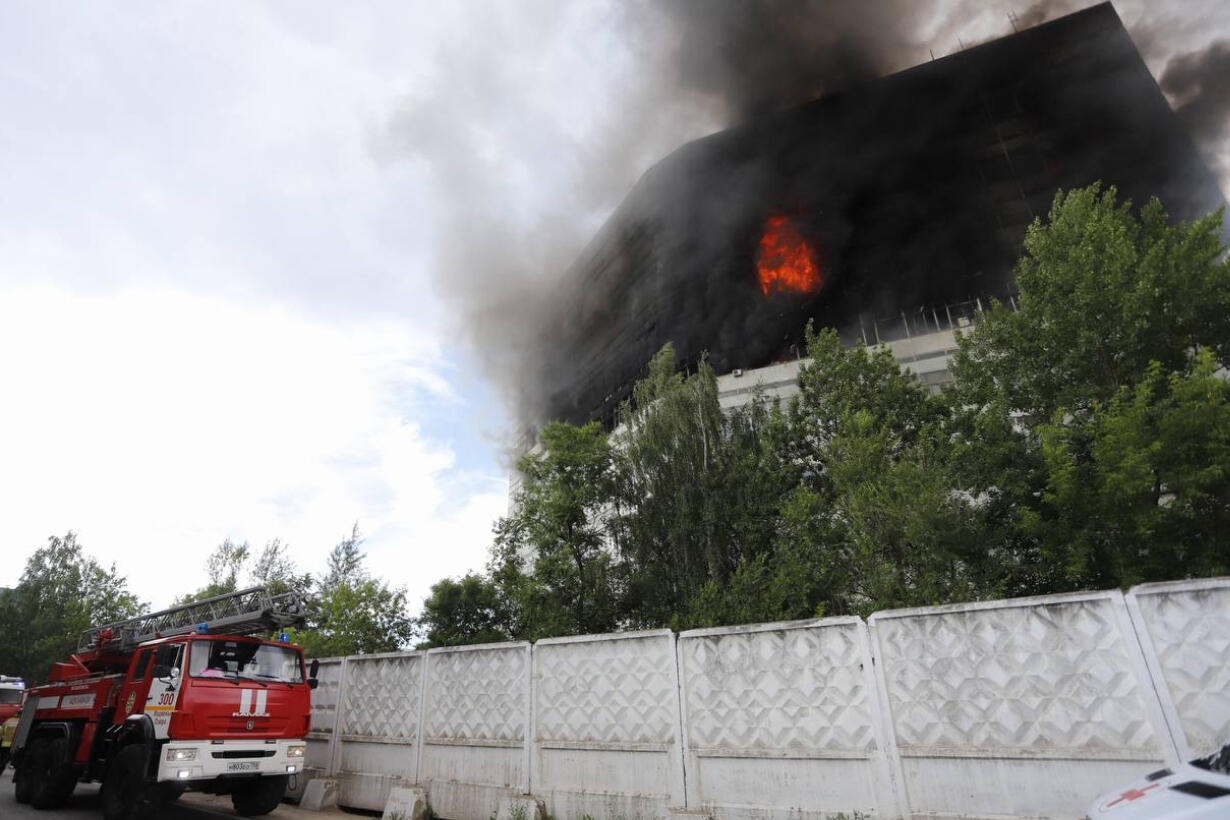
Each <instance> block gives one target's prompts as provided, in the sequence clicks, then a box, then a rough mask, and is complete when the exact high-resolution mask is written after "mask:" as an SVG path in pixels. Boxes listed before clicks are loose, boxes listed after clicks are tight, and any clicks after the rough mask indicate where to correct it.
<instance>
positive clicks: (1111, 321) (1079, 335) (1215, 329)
mask: <svg viewBox="0 0 1230 820" xmlns="http://www.w3.org/2000/svg"><path fill="white" fill-rule="evenodd" d="M1222 217H1223V214H1222V212H1221V211H1217V212H1214V213H1211V214H1209V215H1208V216H1205V217H1204V218H1202V219H1198V220H1196V221H1194V222H1180V223H1177V224H1171V222H1170V220H1169V218H1168V217H1167V215H1166V213H1165V211H1164V210H1163V209H1162V206H1161V204H1160V203H1159V202H1158V201H1157V200H1156V199H1153V200H1150V201H1149V202H1148V203H1147V204H1146V205H1145V206H1144V207H1143V208H1141V209H1140V212H1139V216H1137V215H1136V214H1135V213H1134V212H1133V209H1132V203H1131V202H1129V201H1124V202H1119V201H1118V199H1117V191H1116V189H1115V188H1114V187H1110V188H1107V189H1106V190H1102V188H1101V186H1100V185H1096V184H1095V185H1091V186H1089V187H1088V188H1081V189H1078V190H1074V191H1070V192H1068V193H1063V192H1060V193H1058V194H1056V196H1055V201H1054V204H1053V205H1052V207H1051V210H1050V214H1049V215H1048V218H1047V220H1046V222H1043V221H1042V220H1041V219H1035V220H1034V223H1033V224H1032V225H1031V226H1030V228H1029V230H1028V231H1027V232H1026V236H1025V254H1024V256H1023V257H1022V258H1021V261H1020V262H1019V263H1018V265H1017V268H1016V274H1015V275H1016V285H1017V288H1018V289H1019V297H1018V300H1017V301H1018V305H1019V310H1010V309H1008V308H1007V307H1005V306H1004V305H995V306H994V307H993V308H992V310H990V311H988V312H987V313H985V314H984V315H983V317H982V318H981V319H980V321H979V322H978V324H977V325H976V327H975V329H974V331H973V333H971V334H968V335H966V336H964V337H963V338H962V339H961V340H960V350H959V352H958V354H957V356H956V358H955V361H954V366H953V372H954V375H955V377H956V384H957V394H958V396H959V397H960V398H961V399H962V400H964V401H966V402H967V403H969V404H972V405H975V406H979V407H981V406H983V405H986V404H989V403H992V402H994V401H996V400H999V401H1000V402H1002V403H1003V405H1004V407H1005V408H1006V409H1007V410H1008V411H1009V412H1012V413H1016V414H1020V415H1022V416H1024V417H1026V421H1027V422H1028V423H1039V424H1045V423H1047V422H1049V421H1050V420H1051V417H1052V416H1053V415H1054V413H1055V411H1056V410H1058V409H1060V408H1063V409H1064V410H1065V412H1067V413H1070V414H1073V415H1075V416H1080V415H1081V414H1083V413H1085V412H1086V411H1087V410H1088V409H1089V408H1090V407H1092V405H1093V403H1094V402H1103V403H1104V402H1107V401H1109V400H1110V399H1111V398H1112V397H1113V396H1114V395H1115V394H1116V393H1117V392H1118V390H1119V389H1120V388H1121V387H1124V386H1126V385H1133V384H1136V383H1137V382H1139V381H1140V380H1141V379H1142V378H1143V377H1144V376H1145V373H1146V371H1147V370H1148V369H1149V366H1150V363H1152V362H1158V363H1159V364H1160V365H1161V367H1162V370H1163V372H1166V373H1170V372H1186V371H1188V370H1189V369H1190V367H1191V364H1192V354H1193V352H1194V351H1195V350H1197V349H1199V348H1209V349H1210V350H1212V351H1213V354H1214V358H1215V359H1216V360H1217V361H1220V362H1225V361H1227V358H1226V356H1227V353H1228V352H1230V260H1228V259H1227V258H1226V257H1225V248H1224V247H1223V246H1222V244H1221V240H1220V229H1221V223H1222Z"/></svg>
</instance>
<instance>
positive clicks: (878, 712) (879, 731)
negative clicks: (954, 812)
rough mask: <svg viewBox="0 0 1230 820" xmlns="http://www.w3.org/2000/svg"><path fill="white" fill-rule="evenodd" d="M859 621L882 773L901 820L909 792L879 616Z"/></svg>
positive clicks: (905, 814)
mask: <svg viewBox="0 0 1230 820" xmlns="http://www.w3.org/2000/svg"><path fill="white" fill-rule="evenodd" d="M859 620H860V622H861V623H862V625H863V628H862V629H861V630H859V635H860V636H861V637H862V640H864V641H865V642H866V643H865V646H864V655H863V657H865V658H866V659H867V663H868V668H867V669H866V670H865V674H866V677H867V679H868V686H867V688H868V690H869V691H870V692H871V696H872V698H873V699H874V701H873V703H874V707H873V709H872V714H873V723H874V725H875V731H876V741H877V745H878V746H879V747H880V749H881V752H882V754H883V755H884V765H883V769H882V771H883V772H884V773H885V774H887V776H888V791H889V795H890V800H891V803H890V805H891V806H892V807H893V808H894V809H896V812H897V814H896V816H897V817H909V816H910V815H909V810H910V806H909V795H908V794H907V793H906V786H905V771H904V769H903V768H902V766H901V750H900V749H898V748H897V728H896V725H895V724H894V723H893V710H892V706H891V705H890V702H889V699H888V678H887V676H886V675H887V673H886V672H885V669H884V657H883V653H882V652H881V651H880V635H879V633H878V632H877V631H876V622H875V621H876V617H875V615H874V614H873V615H872V616H871V617H870V618H868V619H867V620H865V621H864V620H862V619H861V618H860V619H859Z"/></svg>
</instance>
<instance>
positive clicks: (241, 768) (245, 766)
mask: <svg viewBox="0 0 1230 820" xmlns="http://www.w3.org/2000/svg"><path fill="white" fill-rule="evenodd" d="M260 767H261V764H259V763H227V764H226V770H227V771H228V772H256V771H260Z"/></svg>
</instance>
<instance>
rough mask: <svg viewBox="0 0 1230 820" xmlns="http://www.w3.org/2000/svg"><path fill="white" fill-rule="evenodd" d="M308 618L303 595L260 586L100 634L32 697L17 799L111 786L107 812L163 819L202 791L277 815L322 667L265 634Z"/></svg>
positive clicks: (106, 791)
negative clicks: (173, 805)
mask: <svg viewBox="0 0 1230 820" xmlns="http://www.w3.org/2000/svg"><path fill="white" fill-rule="evenodd" d="M303 616H304V609H303V603H302V601H301V600H300V599H299V598H298V597H297V596H295V595H293V594H282V595H271V594H268V593H267V591H266V590H265V589H264V588H262V587H254V588H252V589H245V590H242V591H240V592H236V593H233V594H230V595H220V596H217V597H215V598H208V599H205V600H202V601H197V602H195V603H192V604H188V605H186V606H180V607H175V608H172V609H167V610H163V611H161V612H155V613H153V614H151V615H145V616H142V617H139V618H133V619H131V620H127V621H121V622H119V623H114V624H107V625H104V626H99V627H94V628H92V629H90V630H87V631H86V632H85V633H84V634H83V635H82V636H81V638H80V641H79V643H78V651H77V653H76V654H74V655H72V656H71V657H70V658H69V660H67V661H65V662H63V663H56V664H55V665H54V666H53V667H52V669H51V674H50V683H47V684H45V685H42V686H37V687H33V688H31V689H30V691H29V693H28V696H27V698H26V704H25V706H24V708H23V709H22V712H21V718H20V721H19V723H18V726H17V731H16V735H15V737H14V740H13V750H12V757H13V765H14V767H15V774H14V783H15V784H16V792H17V793H16V798H17V801H18V802H19V803H30V804H31V805H33V806H34V807H35V808H39V809H50V808H55V807H57V806H60V805H62V804H63V803H64V802H65V801H66V800H67V799H68V797H69V795H70V794H72V791H73V789H74V787H75V786H76V784H77V783H78V782H83V783H84V782H91V781H101V783H102V793H101V798H102V800H101V802H102V809H103V814H104V816H105V817H106V818H107V820H135V819H136V818H145V817H150V816H153V815H155V814H156V813H157V810H158V807H159V806H160V805H161V804H162V803H163V802H164V801H168V800H174V799H176V798H177V797H179V796H180V795H181V794H183V792H184V791H185V790H186V789H189V788H191V789H195V790H199V791H207V792H211V793H214V794H230V795H231V801H232V803H233V804H234V806H235V810H236V811H237V812H238V813H239V814H242V815H244V816H254V815H259V814H266V813H268V812H270V811H272V810H273V809H274V808H275V807H277V805H278V804H279V803H280V802H281V799H282V795H283V793H284V792H285V789H286V783H287V779H288V777H289V776H292V775H295V774H297V773H298V772H300V771H302V768H303V759H304V753H305V751H306V744H305V741H304V738H305V736H306V735H307V732H308V720H309V708H310V705H309V696H310V693H309V689H311V688H315V684H316V680H315V669H316V664H315V663H313V665H312V667H313V668H312V672H311V674H305V670H304V667H303V653H302V652H301V650H300V648H299V647H297V646H293V645H291V644H290V643H288V642H287V641H285V640H282V641H273V640H266V639H263V638H260V637H256V636H257V635H260V634H265V635H269V634H271V633H273V632H275V631H277V630H279V629H284V628H286V627H288V626H291V625H295V624H298V623H301V622H302V619H303ZM279 637H281V638H285V637H286V636H285V634H283V635H281V636H279Z"/></svg>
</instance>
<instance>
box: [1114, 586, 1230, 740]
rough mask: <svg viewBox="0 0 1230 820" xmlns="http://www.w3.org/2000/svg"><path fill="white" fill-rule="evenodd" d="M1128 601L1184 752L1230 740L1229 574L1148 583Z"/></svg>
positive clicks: (1138, 588) (1173, 727) (1139, 588)
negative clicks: (1199, 578) (1198, 579)
mask: <svg viewBox="0 0 1230 820" xmlns="http://www.w3.org/2000/svg"><path fill="white" fill-rule="evenodd" d="M1128 606H1129V608H1130V609H1131V610H1132V614H1133V620H1135V621H1136V623H1137V632H1138V633H1139V634H1140V637H1141V643H1142V645H1143V646H1144V649H1145V656H1146V658H1147V660H1148V661H1149V665H1150V671H1151V672H1152V673H1153V677H1154V680H1155V681H1156V682H1157V684H1158V688H1159V690H1160V693H1161V694H1162V695H1163V697H1162V703H1163V704H1165V705H1166V707H1167V717H1168V718H1169V721H1170V723H1171V726H1172V729H1173V731H1174V734H1175V736H1176V741H1177V742H1178V745H1179V754H1180V756H1181V757H1182V758H1184V759H1189V758H1192V757H1196V756H1204V755H1207V754H1210V753H1212V752H1214V751H1216V750H1217V749H1220V748H1221V747H1222V746H1223V745H1224V744H1226V743H1230V579H1226V578H1216V579H1210V580H1202V581H1177V582H1171V583H1162V584H1143V585H1141V586H1138V587H1135V588H1133V589H1132V591H1131V592H1130V593H1129V594H1128Z"/></svg>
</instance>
